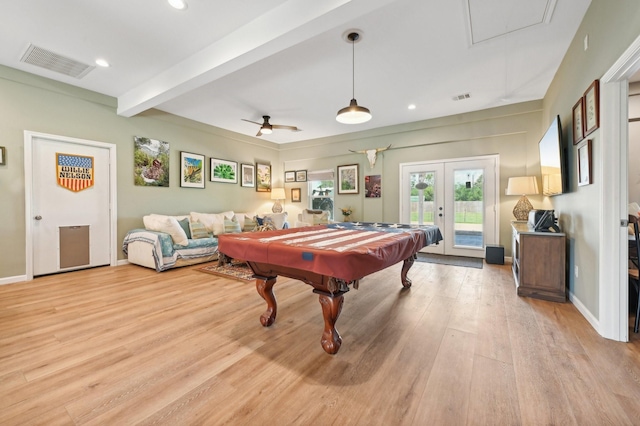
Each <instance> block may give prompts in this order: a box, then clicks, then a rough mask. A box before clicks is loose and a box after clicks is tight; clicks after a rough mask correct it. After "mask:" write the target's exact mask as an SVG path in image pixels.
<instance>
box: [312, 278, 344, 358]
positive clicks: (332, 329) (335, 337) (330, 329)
mask: <svg viewBox="0 0 640 426" xmlns="http://www.w3.org/2000/svg"><path fill="white" fill-rule="evenodd" d="M314 293H318V296H319V299H320V306H322V316H323V317H324V332H323V333H322V340H321V341H320V342H321V343H322V349H324V351H325V352H326V353H328V354H331V355H334V354H336V353H338V351H339V350H340V345H342V337H340V333H338V330H336V321H337V320H338V317H339V316H340V312H342V303H343V302H344V297H343V294H344V292H338V293H333V294H331V293H325V292H321V291H317V290H314Z"/></svg>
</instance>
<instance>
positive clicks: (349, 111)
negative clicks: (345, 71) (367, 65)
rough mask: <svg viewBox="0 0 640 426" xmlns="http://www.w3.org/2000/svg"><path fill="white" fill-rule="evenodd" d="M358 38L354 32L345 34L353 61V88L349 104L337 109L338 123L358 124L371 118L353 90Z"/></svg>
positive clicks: (354, 87)
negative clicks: (359, 103)
mask: <svg viewBox="0 0 640 426" xmlns="http://www.w3.org/2000/svg"><path fill="white" fill-rule="evenodd" d="M359 38H360V34H358V33H356V32H352V33H349V35H348V36H347V39H348V40H349V41H350V42H351V48H352V62H353V63H352V65H353V66H352V75H351V79H352V87H353V90H352V97H351V102H349V106H348V107H345V108H342V109H341V110H340V111H338V115H337V116H336V120H337V121H338V122H339V123H344V124H360V123H366V122H367V121H369V120H371V112H370V111H369V109H368V108H365V107H363V106H359V105H358V102H357V101H356V96H355V92H356V83H355V79H356V77H355V75H356V71H355V68H356V66H355V42H356V41H357V40H358V39H359Z"/></svg>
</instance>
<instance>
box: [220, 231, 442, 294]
mask: <svg viewBox="0 0 640 426" xmlns="http://www.w3.org/2000/svg"><path fill="white" fill-rule="evenodd" d="M441 240H442V234H441V233H440V229H439V228H438V227H437V226H414V225H398V224H378V223H364V224H363V223H350V222H349V223H344V224H342V223H341V224H330V225H317V226H311V227H304V228H294V229H283V230H278V231H267V232H243V233H240V234H222V235H219V236H218V249H219V251H220V252H221V253H224V254H225V255H227V256H230V257H232V258H234V259H242V260H246V261H251V262H259V263H265V264H270V265H281V266H286V267H291V268H296V269H302V270H307V271H312V272H315V273H317V274H321V275H325V276H329V277H334V278H339V279H343V280H345V281H352V280H357V279H360V278H362V277H364V276H366V275H369V274H372V273H374V272H377V271H380V270H382V269H384V268H387V267H389V266H391V265H393V264H396V263H398V262H400V261H402V260H405V259H407V258H409V257H410V256H412V255H414V254H415V253H417V252H418V251H419V250H420V249H421V248H423V247H426V246H428V245H431V244H437V243H438V242H439V241H441Z"/></svg>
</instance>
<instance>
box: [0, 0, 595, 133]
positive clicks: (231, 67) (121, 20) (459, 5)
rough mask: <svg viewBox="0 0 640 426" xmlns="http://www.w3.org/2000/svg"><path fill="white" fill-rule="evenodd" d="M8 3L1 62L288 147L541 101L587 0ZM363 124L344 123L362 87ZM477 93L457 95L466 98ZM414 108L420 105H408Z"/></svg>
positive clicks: (127, 103) (130, 107)
mask: <svg viewBox="0 0 640 426" xmlns="http://www.w3.org/2000/svg"><path fill="white" fill-rule="evenodd" d="M187 1H188V3H189V7H188V9H187V10H186V11H177V10H175V9H173V8H171V7H170V6H169V5H168V3H167V1H166V0H134V1H130V0H111V1H87V0H57V1H55V2H54V1H51V0H28V1H25V0H22V1H18V0H0V5H2V10H3V12H2V15H3V18H4V19H3V20H2V21H3V24H2V25H0V64H2V65H6V66H9V67H12V68H17V69H20V70H23V71H27V72H30V73H33V74H37V75H41V76H44V77H48V78H51V79H54V80H58V81H62V82H65V83H69V84H71V85H74V86H78V87H82V88H86V89H89V90H93V91H95V92H99V93H103V94H106V95H109V96H113V97H117V98H118V113H119V114H120V115H123V116H127V117H129V116H133V115H135V114H138V113H140V112H142V111H145V110H147V109H149V108H157V109H160V110H163V111H166V112H169V113H172V114H175V115H178V116H182V117H186V118H190V119H192V120H196V121H200V122H203V123H207V124H210V125H213V126H217V127H220V128H223V129H227V130H231V131H234V132H238V133H242V134H245V135H250V136H254V135H255V134H256V133H257V131H258V126H256V125H254V124H251V123H247V122H245V121H242V120H241V119H243V118H244V119H249V120H253V121H262V119H261V117H262V116H263V115H270V116H271V123H272V124H284V125H293V126H298V127H299V128H300V129H302V131H300V132H290V131H286V130H276V131H274V133H273V134H271V135H264V136H262V139H265V140H269V141H272V142H276V143H287V142H294V141H300V140H307V139H314V138H321V137H327V136H332V135H339V134H344V133H349V132H355V131H360V130H366V129H372V128H378V127H383V126H389V125H394V124H400V123H407V122H413V121H418V120H425V119H429V118H435V117H442V116H447V115H452V114H458V113H464V112H469V111H474V110H479V109H485V108H490V107H495V106H501V105H506V104H510V103H517V102H523V101H529V100H535V99H541V98H543V97H544V95H545V93H546V91H547V88H548V86H549V84H550V82H551V80H552V78H553V76H554V74H555V72H556V70H557V68H558V66H559V64H560V61H561V60H562V58H563V56H564V54H565V53H566V50H567V48H568V46H569V43H570V42H571V40H572V38H573V37H574V35H575V33H576V30H577V28H578V25H579V24H580V21H581V20H582V18H583V16H584V14H585V12H586V10H587V8H588V6H589V4H590V0H322V1H318V0H242V1H240V0H235V1H222V0H187ZM351 29H358V30H360V31H361V33H362V40H361V41H359V42H358V43H356V44H355V46H354V47H355V97H356V99H357V100H358V104H360V105H362V106H366V107H367V108H369V109H370V110H371V113H372V115H373V119H372V120H371V121H369V122H368V123H365V124H359V125H347V124H340V123H338V122H336V120H335V116H336V112H337V111H338V110H339V109H341V108H343V107H345V106H347V105H348V104H349V100H350V99H351V95H352V90H353V87H352V46H351V45H350V44H349V43H347V42H346V41H345V40H344V38H343V37H344V34H345V33H346V32H348V30H351ZM29 44H33V45H35V46H37V47H40V48H43V49H47V50H50V51H52V52H54V53H56V54H58V55H62V56H65V57H68V58H71V59H74V60H76V61H79V62H83V63H86V64H89V65H93V64H94V60H95V59H97V58H99V57H102V58H105V59H107V60H108V61H109V62H110V63H111V67H109V68H100V67H96V68H95V69H93V70H91V71H90V72H89V73H87V74H86V76H84V77H83V78H81V79H77V78H74V77H69V76H66V75H63V74H60V73H58V72H54V71H51V70H48V69H44V68H41V67H38V66H35V65H32V64H27V63H23V62H21V61H20V59H21V57H22V56H23V54H24V52H25V51H26V50H27V47H28V46H29ZM467 93H468V94H469V95H470V97H469V98H468V99H464V100H459V101H454V100H453V98H454V97H456V96H458V95H463V94H467ZM409 104H415V105H416V108H415V109H414V110H409V109H408V108H407V107H408V105H409Z"/></svg>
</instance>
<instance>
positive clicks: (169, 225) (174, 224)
mask: <svg viewBox="0 0 640 426" xmlns="http://www.w3.org/2000/svg"><path fill="white" fill-rule="evenodd" d="M142 222H143V223H144V227H145V228H146V229H148V230H150V231H156V232H164V233H166V234H169V235H171V239H172V240H173V243H174V244H177V245H179V246H186V245H188V244H189V240H188V239H187V234H186V233H185V232H184V230H183V229H182V227H180V224H179V223H178V220H177V219H176V218H175V217H173V216H164V215H159V214H152V215H149V216H144V217H143V218H142Z"/></svg>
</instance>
